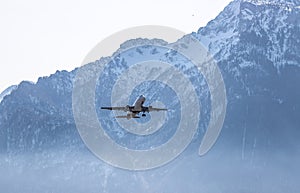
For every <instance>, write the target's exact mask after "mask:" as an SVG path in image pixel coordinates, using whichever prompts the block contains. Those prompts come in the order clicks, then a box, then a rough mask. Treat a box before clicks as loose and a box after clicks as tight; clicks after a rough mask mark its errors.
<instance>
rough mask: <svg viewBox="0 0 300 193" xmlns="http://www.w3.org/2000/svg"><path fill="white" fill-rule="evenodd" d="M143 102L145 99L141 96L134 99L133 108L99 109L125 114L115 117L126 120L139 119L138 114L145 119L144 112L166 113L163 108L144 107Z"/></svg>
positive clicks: (128, 106)
mask: <svg viewBox="0 0 300 193" xmlns="http://www.w3.org/2000/svg"><path fill="white" fill-rule="evenodd" d="M145 100H146V98H145V97H144V96H143V95H141V96H139V97H138V98H137V99H136V101H135V102H134V104H133V106H130V105H127V106H125V107H101V109H106V110H116V111H124V112H127V115H124V116H116V118H127V119H131V118H140V116H138V115H139V113H142V117H145V116H146V114H145V113H146V112H147V113H150V112H152V111H166V110H167V109H164V108H154V107H152V106H149V107H144V106H143V104H144V102H145Z"/></svg>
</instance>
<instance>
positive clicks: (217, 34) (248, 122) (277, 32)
mask: <svg viewBox="0 0 300 193" xmlns="http://www.w3.org/2000/svg"><path fill="white" fill-rule="evenodd" d="M299 18H300V2H299V0H266V1H264V0H234V1H232V2H231V3H230V4H229V5H228V6H227V7H225V9H224V10H223V11H222V12H221V13H220V14H219V15H218V16H217V17H216V18H215V19H214V20H212V21H210V22H209V23H208V24H207V25H206V26H205V27H201V28H200V29H199V30H198V31H197V32H192V33H191V34H189V35H191V36H193V37H195V38H196V39H198V40H199V42H201V43H202V44H203V46H204V47H206V48H207V50H208V51H209V52H210V53H211V54H212V55H213V57H214V59H215V60H216V62H217V64H218V66H219V68H220V70H221V72H222V75H223V79H224V82H225V86H226V94H227V100H228V103H227V113H226V117H225V122H224V125H223V128H222V132H221V134H220V136H219V138H218V140H217V142H216V144H215V145H214V146H213V148H212V149H211V151H209V152H208V153H207V155H205V156H203V157H200V156H198V147H199V145H200V143H201V139H202V137H203V134H204V132H205V130H206V128H207V124H208V120H209V118H210V117H209V114H208V113H207V112H209V111H210V101H209V89H208V87H207V85H202V84H199V85H200V86H199V87H197V88H196V92H197V93H198V94H199V96H200V98H199V101H200V103H201V105H202V109H201V114H203V115H204V117H203V118H202V119H201V120H202V122H201V123H200V124H199V128H198V131H197V134H196V135H195V136H194V139H193V141H192V143H191V144H190V145H189V146H188V147H187V149H186V150H185V151H184V152H183V153H182V154H181V155H180V156H179V157H178V158H177V159H175V160H173V161H172V162H171V163H169V164H167V165H165V166H162V167H160V168H157V169H154V170H149V171H142V172H132V171H126V170H122V169H118V168H114V167H112V166H110V165H108V164H106V163H105V162H103V161H101V160H99V159H98V158H96V157H95V156H94V155H93V153H91V152H90V151H89V150H88V148H87V147H86V146H85V144H84V142H83V141H82V139H81V137H80V135H79V133H78V131H77V129H76V124H75V121H74V117H73V110H72V91H73V83H74V79H75V77H76V72H77V71H78V68H77V69H74V70H73V71H71V72H68V71H57V72H56V73H54V74H52V75H50V76H49V77H41V78H39V79H38V81H37V83H31V82H27V81H23V82H21V83H20V84H19V85H17V86H13V87H11V88H9V89H7V90H6V91H4V92H3V93H2V94H1V95H0V101H1V102H0V157H1V159H0V171H1V173H2V174H6V175H2V176H1V177H0V190H1V192H2V191H3V192H20V191H21V192H173V193H174V192H197V193H198V192H205V193H207V192H212V193H213V192H237V193H240V192H247V193H252V192H253V193H257V192H262V193H269V192H273V193H276V192H278V193H281V192H289V193H293V192H295V193H296V192H298V191H299V189H300V186H299V183H298V179H299V177H300V167H299V164H298V163H299V161H300V142H299V138H300V119H299V115H300V102H299V99H300V85H299V82H300V20H299ZM141 41H142V42H147V41H150V42H151V41H158V43H159V44H166V42H164V41H162V40H145V39H134V40H128V41H127V42H125V43H124V44H123V45H121V46H120V47H122V48H124V47H127V46H128V47H129V46H131V45H136V44H139V43H140V42H141ZM143 58H150V59H156V60H159V61H165V62H169V63H172V64H174V65H176V64H178V65H179V68H182V69H185V72H186V74H187V76H190V77H191V78H193V77H194V78H198V79H197V81H199V82H201V81H202V80H203V79H204V78H203V77H202V76H201V75H198V74H196V75H195V74H194V73H193V70H192V69H191V67H190V66H191V65H190V61H188V60H186V59H185V58H183V57H182V56H181V55H180V54H178V53H176V52H171V53H170V52H169V51H168V50H167V49H165V48H159V47H153V46H140V47H137V48H135V49H129V50H127V51H126V52H125V53H123V54H115V55H114V56H112V57H111V58H110V59H111V60H112V61H113V62H111V63H110V64H109V68H108V69H107V71H108V72H109V76H104V78H103V79H102V80H99V81H98V83H97V88H96V102H95V103H96V106H97V105H101V104H105V103H108V102H109V100H110V95H109V94H107V93H108V91H109V90H110V89H111V86H112V85H113V84H114V83H115V81H116V78H117V77H118V76H119V74H120V72H122V71H123V70H124V69H126V68H128V66H130V64H131V63H133V61H139V60H140V59H143ZM107 60H108V58H99V60H97V61H95V62H93V63H90V64H87V65H86V66H85V67H86V68H90V69H93V68H94V66H97V65H99V63H105V62H106V61H107ZM80 68H83V67H80ZM189 69H191V70H189ZM189 73H190V74H189ZM148 88H149V89H148ZM151 88H152V89H151ZM140 92H143V94H145V95H146V96H147V98H149V99H150V102H151V101H155V100H157V99H161V100H162V101H164V102H166V103H167V104H168V105H169V107H171V108H173V109H176V108H178V106H179V105H180V101H178V98H177V97H176V94H175V93H173V92H172V89H170V88H168V87H167V86H165V85H162V84H158V83H155V82H146V83H145V84H143V85H140V86H138V87H137V88H136V89H135V90H134V91H133V94H132V97H131V98H130V100H129V101H130V102H133V101H134V98H135V96H136V95H138V94H139V93H140ZM155 92H158V93H157V94H153V93H155ZM1 99H2V100H1ZM97 114H98V115H99V116H100V117H101V116H102V115H103V113H102V112H100V111H98V110H97ZM104 115H106V116H107V117H108V118H106V119H105V118H104V119H103V120H101V122H102V124H104V125H106V127H107V128H109V130H107V133H108V134H109V135H110V136H111V137H112V138H113V139H115V140H116V141H118V143H120V144H122V145H124V146H129V147H130V148H134V149H145V148H151V146H152V145H154V146H158V145H160V144H162V143H164V142H165V141H167V140H168V139H169V138H170V136H172V135H173V133H174V130H173V129H172V128H175V127H176V124H178V119H179V117H180V113H178V112H176V111H175V112H171V113H170V114H169V115H168V116H169V121H170V123H169V124H167V125H166V126H165V127H164V128H165V129H163V131H162V133H156V135H154V136H152V137H153V139H152V138H151V139H150V138H143V137H135V136H131V135H129V134H128V133H126V132H124V131H122V129H121V128H119V127H117V126H116V125H115V123H114V122H113V121H111V120H110V118H111V117H112V114H111V113H110V112H105V113H104ZM102 117H103V116H102Z"/></svg>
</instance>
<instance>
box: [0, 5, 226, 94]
mask: <svg viewBox="0 0 300 193" xmlns="http://www.w3.org/2000/svg"><path fill="white" fill-rule="evenodd" d="M230 1H231V0H214V1H209V0H185V1H176V0H175V1H174V0H173V1H172V0H164V1H159V0H151V1H141V0H127V1H122V0H110V1H101V0H86V1H71V0H65V1H60V0H52V1H40V0H27V1H22V0H4V1H2V2H1V7H0V23H1V30H0V42H1V44H0V52H1V55H0V65H1V71H0V92H1V91H2V90H4V89H5V88H7V87H8V86H10V85H13V84H18V83H19V82H20V81H22V80H29V81H33V82H35V81H37V78H38V77H41V76H48V75H50V74H52V73H54V72H55V71H56V70H72V69H74V68H75V67H78V66H80V65H81V62H82V60H83V58H84V57H85V55H86V54H87V53H88V52H89V51H90V50H91V49H92V48H93V47H94V46H95V45H96V44H97V43H98V42H100V41H101V40H102V39H103V38H105V37H107V36H109V35H111V34H112V33H114V32H117V31H119V30H122V29H126V28H128V27H133V26H139V25H164V26H169V27H174V28H177V29H179V30H181V31H184V32H186V33H190V32H192V31H197V30H198V28H199V27H202V26H205V25H206V23H207V22H208V21H210V20H211V19H213V18H215V17H216V16H217V15H218V13H219V12H220V11H222V10H223V9H224V7H225V6H226V5H227V4H229V2H230Z"/></svg>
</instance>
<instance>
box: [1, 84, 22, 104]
mask: <svg viewBox="0 0 300 193" xmlns="http://www.w3.org/2000/svg"><path fill="white" fill-rule="evenodd" d="M17 88H18V86H17V85H13V86H10V87H8V88H7V89H5V90H4V91H3V92H2V93H1V94H0V103H1V102H2V100H3V99H4V97H5V96H7V95H10V93H11V92H12V91H14V90H16V89H17Z"/></svg>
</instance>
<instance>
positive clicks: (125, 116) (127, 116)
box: [116, 115, 141, 120]
mask: <svg viewBox="0 0 300 193" xmlns="http://www.w3.org/2000/svg"><path fill="white" fill-rule="evenodd" d="M116 118H121V119H122V118H125V119H128V120H129V119H131V118H137V119H138V118H141V117H139V116H130V115H122V116H116Z"/></svg>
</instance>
